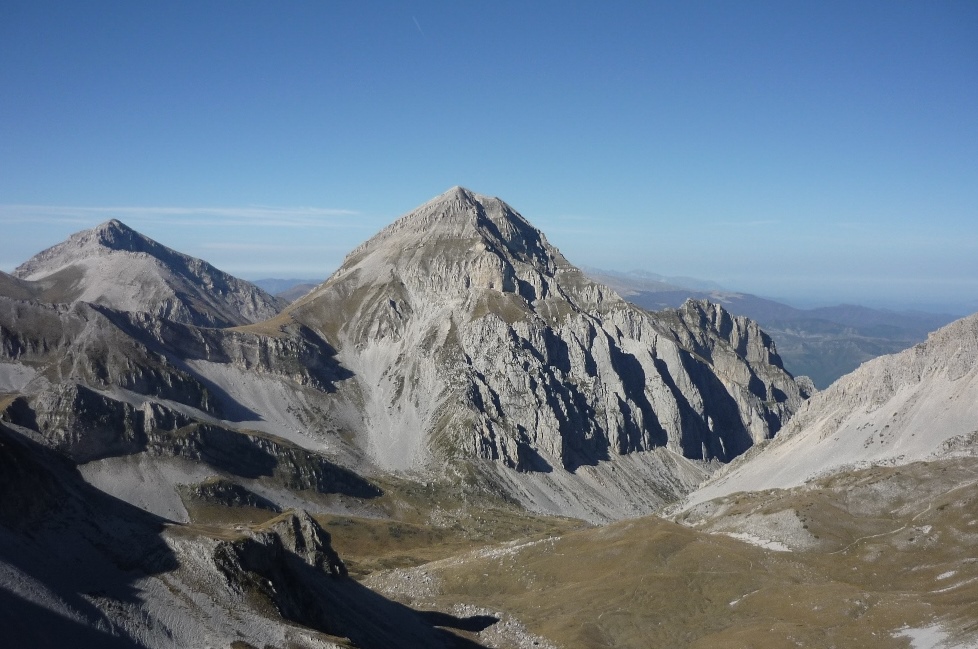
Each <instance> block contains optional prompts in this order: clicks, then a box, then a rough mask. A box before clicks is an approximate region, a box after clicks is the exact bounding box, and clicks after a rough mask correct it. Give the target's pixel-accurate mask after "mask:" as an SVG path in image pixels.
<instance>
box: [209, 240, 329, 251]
mask: <svg viewBox="0 0 978 649" xmlns="http://www.w3.org/2000/svg"><path fill="white" fill-rule="evenodd" d="M197 247H198V248H200V249H202V250H228V251H241V252H298V251H312V252H336V251H345V250H346V248H344V247H342V246H326V245H324V246H316V245H291V244H284V243H283V244H277V243H235V242H223V241H218V242H212V243H201V244H199V245H198V246H197Z"/></svg>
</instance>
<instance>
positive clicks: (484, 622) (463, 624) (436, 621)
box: [418, 611, 499, 633]
mask: <svg viewBox="0 0 978 649" xmlns="http://www.w3.org/2000/svg"><path fill="white" fill-rule="evenodd" d="M418 615H420V616H421V619H422V620H424V621H425V622H427V623H428V624H430V625H431V626H441V627H446V628H449V629H458V630H459V631H470V632H472V633H479V632H480V631H485V630H486V629H488V628H489V627H491V626H492V625H493V624H495V623H496V622H498V621H499V618H498V617H493V616H492V615H472V616H469V617H455V616H454V615H449V614H448V613H441V612H439V611H418Z"/></svg>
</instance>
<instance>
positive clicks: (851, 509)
mask: <svg viewBox="0 0 978 649" xmlns="http://www.w3.org/2000/svg"><path fill="white" fill-rule="evenodd" d="M976 480H978V473H976V470H975V461H974V460H973V459H961V460H950V461H944V462H940V463H930V464H924V463H919V464H915V465H911V466H908V467H900V468H889V469H880V468H877V469H869V470H865V471H859V472H854V473H851V474H849V475H845V476H838V477H835V478H831V479H827V480H823V481H822V482H820V483H818V484H816V485H815V487H814V488H812V489H795V490H791V491H776V492H768V493H758V494H749V495H748V494H737V495H734V496H731V497H730V498H729V502H724V503H719V505H718V506H717V507H715V508H714V509H713V510H712V512H711V513H708V514H704V513H702V512H700V513H696V512H694V513H693V514H691V515H689V516H687V517H686V519H687V522H688V523H691V524H696V526H697V527H698V528H700V529H692V528H690V527H687V526H684V525H679V524H677V523H674V522H670V521H667V520H663V519H661V518H656V517H647V518H642V519H636V520H631V521H624V522H621V523H617V524H614V525H609V526H607V527H602V528H596V529H588V530H580V531H575V532H570V533H567V534H564V535H563V536H561V537H559V538H552V539H546V538H545V539H542V540H541V539H538V540H537V541H535V542H530V543H526V544H524V545H521V546H514V547H510V548H508V549H499V550H496V551H490V552H486V551H483V552H479V553H472V554H470V555H468V556H466V557H455V558H450V559H446V560H442V561H439V562H436V563H432V564H427V565H425V566H421V567H419V568H416V569H414V570H413V571H409V570H402V571H390V572H387V573H379V574H377V575H374V576H373V577H371V578H370V579H369V580H368V583H369V584H371V585H372V586H373V587H377V588H380V589H381V590H385V591H387V592H389V593H391V594H392V595H394V596H398V597H400V598H401V599H403V600H406V601H409V602H410V603H412V604H413V605H415V606H422V605H430V606H435V607H442V608H445V607H447V606H451V605H453V604H455V603H459V602H462V603H469V604H473V605H477V606H481V607H485V608H488V609H490V610H496V611H505V612H507V613H509V614H512V615H514V616H516V617H517V618H519V619H520V620H522V621H523V622H524V623H525V624H526V625H527V626H528V627H529V629H530V630H531V631H532V632H534V633H537V634H539V635H542V636H544V637H546V638H548V639H550V640H552V641H554V642H555V643H556V644H557V645H558V646H562V647H696V648H699V647H702V648H706V647H711V648H713V647H797V646H804V647H909V646H910V641H909V639H908V638H907V637H904V636H902V635H899V634H898V633H896V632H898V631H899V630H900V629H902V628H905V627H911V628H922V627H927V626H930V625H932V624H935V623H941V624H943V625H944V626H945V627H946V628H947V629H948V630H949V632H950V637H952V638H958V639H962V638H963V639H965V640H966V641H967V642H970V643H975V642H978V485H976ZM786 517H795V518H796V519H797V520H796V523H797V525H785V524H784V522H783V521H782V519H784V518H786ZM731 520H733V521H739V523H738V524H737V525H731V524H730V521H731ZM772 521H774V522H777V523H778V524H777V525H773V526H772V524H771V522H772ZM789 522H790V521H789ZM719 528H724V529H725V531H727V532H731V533H732V532H736V531H737V530H740V531H742V532H746V533H752V534H754V535H755V536H758V537H759V538H767V539H770V536H771V535H770V534H767V533H768V532H775V533H780V534H782V535H783V541H782V542H784V544H785V545H791V546H793V547H796V548H799V549H796V550H794V551H790V552H779V551H772V550H769V549H764V548H762V547H758V546H756V545H751V544H748V543H744V542H741V541H739V540H737V539H734V538H730V537H729V536H727V535H725V534H719V533H708V532H706V531H700V530H708V529H713V530H714V531H716V530H718V529H719ZM779 530H780V531H779ZM799 530H800V531H799ZM764 534H767V536H762V535H764ZM800 548H807V549H800ZM419 574H423V575H425V577H426V579H427V580H428V581H429V582H430V583H432V584H435V586H434V588H433V589H428V590H425V591H412V590H411V589H409V588H407V589H406V588H404V587H403V585H404V582H405V581H407V582H410V581H411V580H412V579H414V580H417V577H418V576H419ZM964 646H974V645H973V644H966V645H964Z"/></svg>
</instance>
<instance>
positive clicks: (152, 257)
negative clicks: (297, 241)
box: [0, 219, 286, 327]
mask: <svg viewBox="0 0 978 649" xmlns="http://www.w3.org/2000/svg"><path fill="white" fill-rule="evenodd" d="M13 276H14V278H16V279H18V280H22V282H26V283H27V284H26V285H25V284H21V286H28V287H30V288H28V289H27V290H28V291H29V292H30V293H32V294H33V295H34V297H35V299H37V300H39V301H42V302H50V303H74V302H89V303H94V304H101V305H104V306H108V307H111V308H114V309H117V310H120V311H143V312H146V313H150V314H152V315H154V316H157V317H162V318H168V319H170V320H174V321H176V322H183V323H186V324H196V325H199V326H205V327H232V326H238V325H243V324H249V323H252V322H258V321H260V320H266V319H268V318H271V317H272V316H274V315H275V314H276V313H278V312H279V311H280V310H281V309H282V307H284V306H285V304H286V302H285V301H284V300H280V299H278V298H274V297H272V296H271V295H269V294H268V293H266V292H265V291H262V290H261V289H259V288H257V287H255V286H253V285H252V284H249V283H248V282H245V281H243V280H240V279H237V278H235V277H232V276H231V275H228V274H227V273H224V272H222V271H220V270H218V269H216V268H214V267H213V266H211V265H210V264H208V263H207V262H204V261H201V260H200V259H196V258H194V257H190V256H187V255H184V254H181V253H178V252H176V251H174V250H171V249H170V248H167V247H166V246H163V245H161V244H159V243H157V242H155V241H153V240H152V239H150V238H148V237H145V236H143V235H141V234H139V233H138V232H136V231H135V230H133V229H131V228H129V227H128V226H126V225H125V224H123V223H121V222H119V221H117V220H114V219H113V220H111V221H106V222H105V223H103V224H101V225H99V226H98V227H96V228H93V229H91V230H85V231H83V232H78V233H77V234H74V235H72V236H71V237H70V238H68V240H66V241H64V242H62V243H60V244H58V245H56V246H54V247H52V248H48V249H47V250H44V251H43V252H40V253H38V254H37V255H35V256H34V257H32V258H30V259H29V260H27V261H26V262H24V263H23V264H21V265H20V266H19V267H18V268H17V269H16V270H14V273H13ZM10 285H11V283H10V282H9V281H6V282H3V283H2V284H0V291H3V293H2V294H4V295H8V296H10V297H16V295H15V294H13V293H8V292H7V291H8V289H7V288H5V287H9V286H10ZM21 294H23V291H22V292H21Z"/></svg>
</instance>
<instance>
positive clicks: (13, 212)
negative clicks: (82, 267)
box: [0, 205, 359, 228]
mask: <svg viewBox="0 0 978 649" xmlns="http://www.w3.org/2000/svg"><path fill="white" fill-rule="evenodd" d="M358 215H359V212H357V211H355V210H347V209H336V208H321V207H270V206H262V205H257V206H245V207H180V206H121V207H120V206H113V207H99V206H77V205H0V222H3V223H39V222H47V223H91V222H92V221H93V220H95V219H100V218H101V219H109V218H117V219H120V220H123V221H126V220H128V221H134V222H139V223H165V224H171V225H198V226H200V225H234V226H262V227H264V226H278V227H344V228H346V227H350V226H351V225H355V224H354V223H351V222H350V218H349V217H354V216H358Z"/></svg>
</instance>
